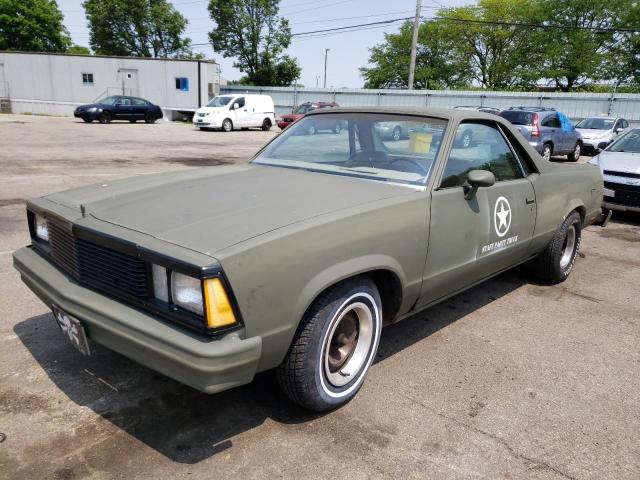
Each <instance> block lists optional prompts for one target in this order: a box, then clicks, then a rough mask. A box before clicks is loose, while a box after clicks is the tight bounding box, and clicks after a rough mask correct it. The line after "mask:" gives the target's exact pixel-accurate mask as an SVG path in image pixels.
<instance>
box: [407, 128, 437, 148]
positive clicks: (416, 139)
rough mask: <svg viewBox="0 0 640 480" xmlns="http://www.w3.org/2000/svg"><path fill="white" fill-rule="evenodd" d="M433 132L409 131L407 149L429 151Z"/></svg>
mask: <svg viewBox="0 0 640 480" xmlns="http://www.w3.org/2000/svg"><path fill="white" fill-rule="evenodd" d="M432 139H433V134H431V133H424V132H410V133H409V150H411V151H412V152H414V153H429V150H430V149H431V140H432Z"/></svg>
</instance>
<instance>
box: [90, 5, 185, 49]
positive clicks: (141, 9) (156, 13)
mask: <svg viewBox="0 0 640 480" xmlns="http://www.w3.org/2000/svg"><path fill="white" fill-rule="evenodd" d="M83 6H84V8H85V11H86V15H87V20H88V22H89V31H90V44H91V48H92V49H93V51H94V52H95V53H96V54H98V55H121V56H135V57H161V58H189V57H191V56H192V52H191V49H190V48H189V44H190V43H191V40H190V39H188V38H185V37H183V36H182V35H183V33H184V30H185V28H186V27H187V20H186V19H185V18H184V17H183V16H182V15H181V14H180V12H178V11H177V10H176V9H175V8H174V7H173V5H171V4H170V3H168V2H167V1H166V0H85V2H84V3H83Z"/></svg>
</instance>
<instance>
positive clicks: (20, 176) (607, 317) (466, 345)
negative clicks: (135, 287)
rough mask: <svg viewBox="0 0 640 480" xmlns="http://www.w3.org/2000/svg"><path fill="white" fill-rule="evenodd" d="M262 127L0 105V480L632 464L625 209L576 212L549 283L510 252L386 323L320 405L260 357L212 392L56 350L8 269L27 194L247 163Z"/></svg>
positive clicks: (635, 271)
mask: <svg viewBox="0 0 640 480" xmlns="http://www.w3.org/2000/svg"><path fill="white" fill-rule="evenodd" d="M276 130H277V129H276ZM274 134H275V132H262V131H258V130H253V131H239V132H232V133H228V134H224V133H220V132H200V131H197V130H195V129H193V127H192V126H191V125H190V124H178V123H168V122H160V123H158V124H155V125H146V124H135V125H130V124H128V123H121V124H117V123H116V124H111V125H97V124H90V125H87V124H84V123H82V122H77V121H75V120H72V119H64V118H53V117H31V116H19V115H2V116H0V172H1V175H0V308H1V311H2V312H3V315H2V316H1V317H0V432H2V433H3V434H4V435H6V438H5V439H4V441H1V440H2V436H0V441H1V443H0V472H2V475H0V476H1V477H2V478H10V479H36V478H52V479H78V478H90V479H109V478H142V479H146V478H148V479H157V478H345V479H360V478H363V479H364V478H421V479H425V478H429V479H439V478H465V479H466V478H469V479H476V478H478V479H482V478H485V479H530V478H536V479H537V478H539V479H598V480H601V479H637V478H640V368H639V367H640V349H639V348H638V346H639V345H640V315H639V314H638V311H639V307H640V300H639V299H640V216H637V215H617V214H614V217H613V220H612V222H611V223H610V224H609V226H608V227H607V228H604V229H602V228H600V227H588V228H587V229H586V231H584V235H583V241H582V248H581V254H580V258H579V259H578V261H577V262H576V266H575V269H574V271H573V273H572V275H571V276H570V278H569V280H567V281H566V282H565V283H563V284H561V285H556V286H548V285H544V284H542V283H539V282H538V281H537V280H536V279H535V278H533V277H532V276H530V275H529V274H528V272H527V270H526V268H519V269H517V270H515V271H512V272H508V273H506V274H503V275H501V276H499V277H497V278H495V279H493V280H490V281H488V282H486V283H484V284H482V285H480V286H478V287H476V288H474V289H472V290H470V291H467V292H465V293H462V294H460V295H458V296H456V297H454V298H452V299H451V300H448V301H446V302H445V303H443V304H441V305H439V306H437V307H434V308H431V309H430V310H428V311H426V312H424V313H421V314H419V315H416V316H414V317H412V318H410V319H408V320H406V321H403V322H400V323H398V324H396V325H393V326H391V327H388V328H387V329H385V330H384V331H383V334H382V341H381V345H380V350H379V354H378V358H377V361H376V363H375V364H374V365H373V367H372V369H371V371H370V373H369V376H368V379H367V381H366V383H365V385H364V387H363V389H362V390H361V392H360V394H359V395H358V396H357V397H356V398H355V399H354V400H353V401H352V402H350V403H349V404H348V405H346V406H345V407H343V408H341V409H339V410H337V411H334V412H332V413H329V414H325V415H316V414H310V413H308V412H305V411H303V410H301V409H300V408H298V407H296V406H294V405H292V404H291V403H290V402H288V401H287V399H286V398H285V397H284V395H283V394H282V393H280V391H279V390H278V388H277V386H276V384H275V379H274V378H273V376H272V374H270V373H268V372H267V373H264V374H261V375H259V376H258V377H257V378H256V379H255V381H254V382H253V383H252V384H250V385H247V386H244V387H241V388H237V389H235V390H231V391H228V392H225V393H222V394H218V395H213V396H208V395H205V394H201V393H199V392H196V391H194V390H192V389H190V388H188V387H185V386H183V385H181V384H179V383H177V382H175V381H173V380H171V379H168V378H166V377H164V376H162V375H159V374H157V373H155V372H153V371H151V370H148V369H146V368H144V367H141V366H139V365H136V364H135V363H133V362H131V361H129V360H128V359H126V358H125V357H122V356H120V355H118V354H115V353H112V352H110V351H108V350H106V349H104V348H100V347H99V346H93V347H94V348H93V355H92V356H91V357H83V356H81V355H80V354H79V353H78V352H76V351H75V350H74V349H73V348H72V347H71V346H69V345H68V344H67V343H66V342H65V339H64V338H63V336H62V335H61V334H60V332H59V330H58V327H57V325H56V324H55V322H54V320H53V318H52V316H51V314H50V312H49V310H48V309H47V307H46V306H45V305H43V304H42V303H41V302H40V301H39V300H38V299H37V298H36V297H35V295H34V294H32V293H31V292H30V291H29V290H28V289H27V288H26V287H25V286H24V285H23V284H22V283H21V282H20V280H19V276H18V274H17V273H16V272H15V271H14V270H13V268H12V266H11V253H12V251H13V250H15V249H17V248H19V247H21V246H23V245H25V244H27V243H28V242H29V238H28V232H27V229H26V221H25V212H24V200H25V199H26V198H29V197H34V196H40V195H44V194H47V193H51V192H54V191H58V190H64V189H67V188H71V187H75V186H80V185H86V184H89V183H95V182H101V181H104V180H105V179H114V178H120V177H125V176H130V175H139V174H144V173H150V172H159V171H170V170H176V169H183V168H195V167H201V166H207V165H218V164H222V163H227V162H243V161H246V159H247V158H249V157H250V156H251V155H252V154H253V153H254V152H255V151H257V150H258V149H259V148H260V147H261V146H262V145H264V143H265V142H266V141H268V140H269V139H270V138H272V137H273V135H274ZM328 135H330V134H328Z"/></svg>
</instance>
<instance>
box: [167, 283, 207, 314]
mask: <svg viewBox="0 0 640 480" xmlns="http://www.w3.org/2000/svg"><path fill="white" fill-rule="evenodd" d="M171 299H172V300H173V303H175V304H176V305H177V306H179V307H181V308H184V309H185V310H188V311H190V312H193V313H195V314H197V315H202V314H203V313H204V307H203V301H202V284H201V283H200V280H198V279H197V278H193V277H189V276H187V275H183V274H182V273H178V272H172V273H171Z"/></svg>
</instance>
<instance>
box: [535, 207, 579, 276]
mask: <svg viewBox="0 0 640 480" xmlns="http://www.w3.org/2000/svg"><path fill="white" fill-rule="evenodd" d="M581 227H582V221H581V218H580V214H579V213H578V212H576V211H575V210H574V211H573V212H571V213H570V214H569V216H567V218H565V220H564V222H562V225H560V228H559V229H558V231H557V232H556V234H555V236H554V237H553V239H552V240H551V242H550V243H549V245H547V247H546V248H545V249H544V250H543V251H542V253H541V254H540V255H539V256H538V258H537V259H536V261H535V270H536V273H537V274H538V276H540V277H541V278H542V279H544V280H546V281H548V282H550V283H561V282H564V281H565V280H566V279H567V277H568V276H569V274H570V273H571V270H573V264H574V263H575V261H576V256H577V255H578V250H579V249H580V240H581V238H582V228H581Z"/></svg>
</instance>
